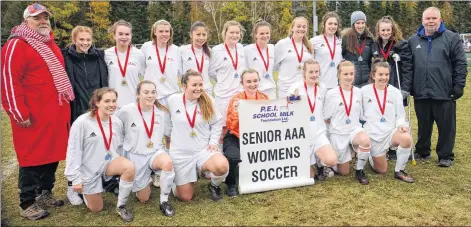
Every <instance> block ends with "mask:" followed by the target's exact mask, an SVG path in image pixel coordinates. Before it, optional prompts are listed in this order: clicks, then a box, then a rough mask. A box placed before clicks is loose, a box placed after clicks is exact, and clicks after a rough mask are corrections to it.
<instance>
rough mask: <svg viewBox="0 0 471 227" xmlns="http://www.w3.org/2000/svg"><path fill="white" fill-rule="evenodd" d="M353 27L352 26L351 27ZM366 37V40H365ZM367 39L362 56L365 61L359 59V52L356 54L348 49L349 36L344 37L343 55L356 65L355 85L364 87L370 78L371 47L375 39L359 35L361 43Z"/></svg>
mask: <svg viewBox="0 0 471 227" xmlns="http://www.w3.org/2000/svg"><path fill="white" fill-rule="evenodd" d="M350 29H351V28H350ZM365 39H366V40H365ZM364 40H365V47H364V48H363V52H362V54H361V57H362V58H363V61H358V57H359V56H360V55H359V54H354V53H352V52H350V51H349V50H347V45H346V43H347V37H342V56H343V58H344V59H345V60H347V61H351V62H353V64H354V65H355V82H354V85H355V86H357V87H362V86H363V85H366V84H368V79H369V78H370V76H369V75H370V67H371V57H372V55H371V54H372V53H373V52H371V47H372V45H373V39H372V38H370V37H368V36H359V37H358V43H359V45H362V44H363V41H364Z"/></svg>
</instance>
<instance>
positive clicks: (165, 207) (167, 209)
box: [160, 202, 175, 217]
mask: <svg viewBox="0 0 471 227" xmlns="http://www.w3.org/2000/svg"><path fill="white" fill-rule="evenodd" d="M160 211H162V213H163V214H164V215H165V216H167V217H172V216H174V215H175V210H174V209H173V207H172V206H171V205H170V203H168V202H163V203H161V204H160Z"/></svg>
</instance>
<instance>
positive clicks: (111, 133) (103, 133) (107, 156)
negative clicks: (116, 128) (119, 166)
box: [95, 110, 113, 161]
mask: <svg viewBox="0 0 471 227" xmlns="http://www.w3.org/2000/svg"><path fill="white" fill-rule="evenodd" d="M95 115H96V121H97V123H98V127H99V128H100V131H101V135H102V136H103V142H104V143H105V148H106V155H105V160H106V161H109V160H110V159H111V151H110V147H111V140H112V139H113V123H112V122H111V117H109V118H108V122H109V127H110V138H109V139H108V140H107V139H106V135H105V130H103V125H102V124H101V120H100V116H99V115H98V110H97V111H96V112H95Z"/></svg>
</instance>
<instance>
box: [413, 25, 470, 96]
mask: <svg viewBox="0 0 471 227" xmlns="http://www.w3.org/2000/svg"><path fill="white" fill-rule="evenodd" d="M409 46H410V49H411V51H412V63H413V65H414V74H413V77H412V81H411V83H412V92H411V94H412V95H413V96H414V99H435V100H452V97H451V95H453V88H454V87H458V88H464V86H465V84H466V75H467V73H468V70H467V62H466V54H465V51H464V47H463V42H462V41H461V39H460V36H459V35H458V34H457V33H453V32H451V31H449V30H447V29H446V28H445V25H443V23H441V24H440V27H439V29H438V31H437V32H435V33H434V34H433V35H431V36H426V35H425V29H424V27H423V26H422V25H421V26H420V27H419V29H418V30H417V34H415V35H413V36H412V37H410V38H409Z"/></svg>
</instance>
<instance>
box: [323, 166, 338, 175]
mask: <svg viewBox="0 0 471 227" xmlns="http://www.w3.org/2000/svg"><path fill="white" fill-rule="evenodd" d="M334 175H335V173H334V170H332V169H331V168H330V167H325V168H324V176H325V177H333V176H334Z"/></svg>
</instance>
